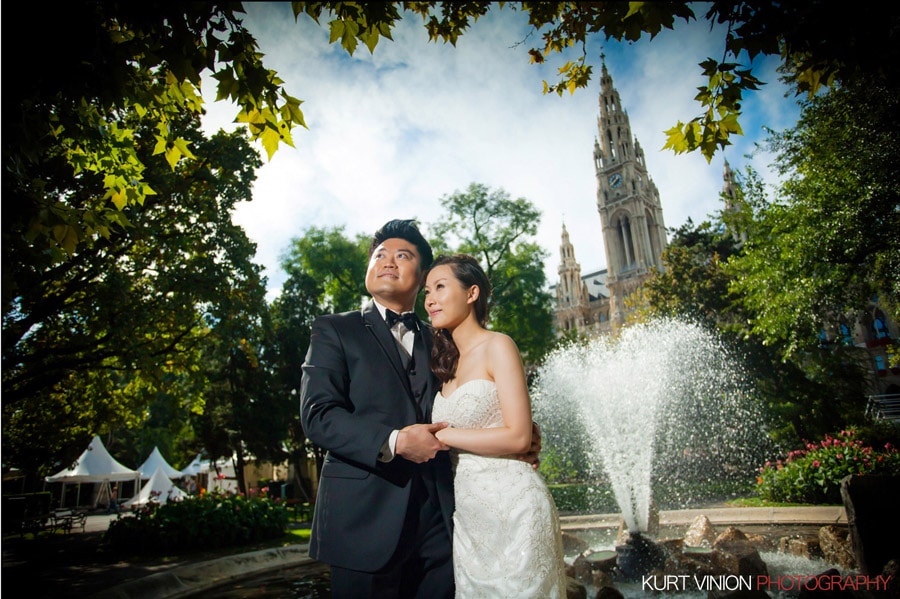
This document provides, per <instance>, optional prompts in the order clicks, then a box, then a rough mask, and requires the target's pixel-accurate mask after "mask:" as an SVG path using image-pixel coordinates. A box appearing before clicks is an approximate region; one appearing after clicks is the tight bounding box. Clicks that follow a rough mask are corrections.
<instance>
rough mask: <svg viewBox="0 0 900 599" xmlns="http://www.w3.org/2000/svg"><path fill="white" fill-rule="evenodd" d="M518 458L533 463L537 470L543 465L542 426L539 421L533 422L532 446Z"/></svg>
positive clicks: (532, 465)
mask: <svg viewBox="0 0 900 599" xmlns="http://www.w3.org/2000/svg"><path fill="white" fill-rule="evenodd" d="M518 458H519V459H520V460H522V461H523V462H528V463H529V464H531V467H532V468H534V469H535V470H537V469H538V466H540V465H541V427H539V426H538V425H537V422H532V423H531V447H530V448H529V449H528V452H527V453H520V454H519V456H518Z"/></svg>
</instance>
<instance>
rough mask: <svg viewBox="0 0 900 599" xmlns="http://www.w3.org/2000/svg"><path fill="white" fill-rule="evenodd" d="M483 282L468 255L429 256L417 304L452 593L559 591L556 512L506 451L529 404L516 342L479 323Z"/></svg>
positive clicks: (562, 585)
mask: <svg viewBox="0 0 900 599" xmlns="http://www.w3.org/2000/svg"><path fill="white" fill-rule="evenodd" d="M490 289H491V287H490V282H489V281H488V278H487V275H485V273H484V271H483V270H482V268H481V266H479V264H478V261H477V260H475V258H473V257H471V256H468V255H462V254H457V255H454V256H442V257H439V258H438V259H436V260H435V261H434V264H433V265H432V267H431V269H430V270H429V272H428V276H427V279H426V282H425V309H426V310H427V311H428V314H429V315H430V317H431V323H432V325H433V326H434V328H435V335H434V340H435V342H434V349H433V351H432V356H431V365H432V370H433V371H434V372H435V375H436V376H437V378H438V379H439V380H440V381H441V382H442V383H443V386H442V387H441V390H440V391H439V392H438V393H437V396H436V397H435V401H434V408H433V412H432V422H447V423H449V426H448V427H447V428H445V429H443V430H441V431H439V432H438V433H437V437H438V439H440V441H442V442H443V443H445V444H446V445H449V446H450V447H451V458H452V461H453V468H454V493H455V497H456V511H455V513H454V515H453V570H454V579H455V582H456V596H457V597H465V598H466V599H469V598H472V597H491V598H494V597H510V598H516V599H520V598H523V597H534V598H541V599H545V598H564V597H565V596H566V575H565V564H564V562H563V552H562V538H561V534H560V528H559V518H558V516H557V512H556V506H555V505H554V503H553V498H552V497H551V496H550V493H549V491H548V490H547V487H546V485H545V484H544V481H543V479H542V478H541V476H540V474H538V473H537V472H536V471H535V470H534V469H533V468H532V466H531V465H530V464H528V463H526V462H523V461H521V460H519V459H517V458H516V457H515V454H522V453H525V452H527V451H528V450H529V447H530V445H531V434H532V420H531V403H530V399H529V396H528V388H527V384H526V382H525V371H524V368H523V366H522V359H521V356H520V355H519V351H518V348H517V347H516V345H515V343H514V342H513V340H512V339H511V338H509V337H508V336H506V335H504V334H502V333H497V332H494V331H489V330H487V329H486V328H485V326H486V324H487V319H488V297H489V295H490Z"/></svg>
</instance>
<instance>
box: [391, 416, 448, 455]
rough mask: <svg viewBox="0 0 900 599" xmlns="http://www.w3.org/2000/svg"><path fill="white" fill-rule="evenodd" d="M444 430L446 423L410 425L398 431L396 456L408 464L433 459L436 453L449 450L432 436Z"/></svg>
mask: <svg viewBox="0 0 900 599" xmlns="http://www.w3.org/2000/svg"><path fill="white" fill-rule="evenodd" d="M444 428H447V423H446V422H438V423H435V424H411V425H409V426H407V427H406V428H403V429H400V433H399V434H398V435H397V447H396V453H397V455H399V456H400V457H403V458H406V459H407V460H409V461H410V462H415V463H416V464H421V463H422V462H427V461H428V460H430V459H432V458H434V456H436V455H437V452H439V451H445V450H447V449H450V446H449V445H445V444H444V443H441V442H440V441H438V439H437V437H435V436H434V434H435V433H436V432H438V431H439V430H441V429H444Z"/></svg>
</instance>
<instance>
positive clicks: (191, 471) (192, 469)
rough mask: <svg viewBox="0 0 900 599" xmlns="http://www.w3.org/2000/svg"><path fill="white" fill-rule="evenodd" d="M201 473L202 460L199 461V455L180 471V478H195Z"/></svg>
mask: <svg viewBox="0 0 900 599" xmlns="http://www.w3.org/2000/svg"><path fill="white" fill-rule="evenodd" d="M207 465H208V462H207ZM201 472H203V460H201V459H200V454H199V453H198V454H197V457H196V458H194V461H193V462H191V463H190V464H188V465H187V466H185V467H184V468H182V469H181V474H182V476H197V475H198V474H200V473H201Z"/></svg>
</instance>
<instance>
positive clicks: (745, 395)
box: [532, 319, 771, 578]
mask: <svg viewBox="0 0 900 599" xmlns="http://www.w3.org/2000/svg"><path fill="white" fill-rule="evenodd" d="M532 401H533V405H534V412H535V419H536V420H537V421H538V422H540V423H541V427H542V430H543V432H544V439H545V446H551V447H553V448H554V449H556V450H558V451H559V452H560V453H561V454H564V455H572V452H577V451H579V450H580V449H579V448H586V451H588V452H589V453H590V455H589V456H587V459H586V460H584V462H585V463H594V464H597V465H599V466H600V467H601V469H602V472H600V473H598V474H599V475H600V476H602V477H603V478H605V479H606V480H607V481H608V482H609V484H610V485H611V487H612V490H613V492H614V494H615V497H616V501H617V503H618V506H619V509H620V511H621V514H622V518H623V520H624V522H625V525H626V526H627V529H628V532H629V535H628V536H629V539H630V540H629V542H628V543H627V544H626V545H625V546H621V547H618V548H617V552H618V553H619V562H620V569H622V568H624V573H625V575H626V577H628V578H631V577H634V576H639V575H640V574H641V573H643V572H645V571H648V570H649V569H652V568H653V567H655V565H657V564H658V563H659V561H660V559H661V558H660V556H659V552H658V550H657V548H656V545H655V544H654V543H653V542H652V540H651V538H650V536H651V535H650V534H649V533H650V532H651V530H650V529H651V523H650V514H651V505H652V504H653V503H654V502H657V503H659V504H660V505H661V507H664V508H673V507H687V506H689V505H690V504H691V502H692V501H696V500H697V499H698V497H696V496H695V495H696V493H697V492H698V491H699V490H704V489H706V490H708V489H709V487H710V485H711V484H715V483H717V482H721V481H723V480H728V479H732V480H735V481H737V480H742V481H744V482H746V481H749V480H752V479H753V475H754V471H755V469H756V467H758V466H759V464H760V463H761V462H762V461H763V460H764V456H765V455H766V454H767V453H768V454H769V455H771V442H770V440H769V438H768V437H767V435H766V433H765V423H764V417H763V412H762V410H761V409H760V406H761V402H759V401H758V400H757V399H756V398H755V397H754V395H753V392H752V388H751V386H750V385H748V384H747V381H746V377H745V376H744V371H743V367H742V361H741V360H740V359H739V358H738V357H737V356H736V355H735V354H734V352H732V351H729V350H728V349H727V348H726V347H725V346H724V345H723V343H722V342H721V341H720V340H719V339H718V338H717V337H716V336H714V335H713V334H711V333H710V332H708V331H706V330H705V329H704V328H703V327H701V326H699V325H696V324H693V323H689V322H684V321H681V320H675V319H661V320H655V321H652V322H649V323H646V324H637V325H634V326H630V327H628V328H626V329H624V330H623V331H622V333H621V334H620V335H619V336H618V337H615V338H612V337H603V338H598V339H594V340H592V341H590V342H589V343H586V344H584V345H572V346H569V347H565V348H562V349H559V350H557V351H556V352H554V353H553V354H551V355H550V356H549V357H548V359H547V360H546V362H545V364H544V365H543V367H542V368H541V369H540V371H539V373H538V377H537V380H536V384H535V385H534V388H533V393H532ZM654 487H656V488H664V489H666V490H667V492H666V496H665V497H657V498H654V497H653V495H652V493H651V489H653V488H654Z"/></svg>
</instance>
